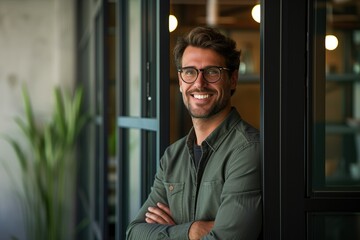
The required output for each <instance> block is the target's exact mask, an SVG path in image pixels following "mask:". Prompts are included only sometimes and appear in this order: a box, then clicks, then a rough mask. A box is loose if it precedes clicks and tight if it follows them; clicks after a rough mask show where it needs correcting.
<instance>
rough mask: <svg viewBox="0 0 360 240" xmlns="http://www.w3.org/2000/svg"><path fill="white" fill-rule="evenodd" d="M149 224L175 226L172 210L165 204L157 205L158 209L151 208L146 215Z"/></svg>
mask: <svg viewBox="0 0 360 240" xmlns="http://www.w3.org/2000/svg"><path fill="white" fill-rule="evenodd" d="M145 221H146V222H147V223H158V224H168V225H169V224H170V225H174V224H175V222H174V220H173V219H172V216H171V212H170V209H169V208H168V206H166V205H165V204H157V206H156V207H149V208H148V212H147V213H146V214H145Z"/></svg>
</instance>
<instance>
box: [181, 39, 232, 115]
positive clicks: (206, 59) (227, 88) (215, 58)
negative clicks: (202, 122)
mask: <svg viewBox="0 0 360 240" xmlns="http://www.w3.org/2000/svg"><path fill="white" fill-rule="evenodd" d="M209 66H218V67H226V65H225V58H224V57H223V56H221V55H220V54H218V53H216V52H215V51H213V50H211V49H203V48H198V47H192V46H188V47H187V48H186V49H185V51H184V54H183V57H182V67H183V68H184V67H195V68H197V69H203V68H205V67H209ZM178 78H179V85H180V91H181V92H182V97H183V101H184V104H185V106H186V108H187V109H188V111H189V113H190V115H191V116H192V117H193V118H209V117H211V116H213V115H215V114H217V113H219V112H221V111H222V110H224V109H229V108H230V107H231V102H230V99H231V90H232V89H235V88H236V81H237V71H234V72H233V73H232V75H231V77H230V78H229V73H228V71H226V70H222V72H221V79H220V80H219V81H217V82H215V83H208V82H206V80H205V79H204V77H203V72H199V75H198V77H197V79H196V81H195V82H194V83H191V84H188V83H185V82H183V81H182V80H181V77H180V73H178Z"/></svg>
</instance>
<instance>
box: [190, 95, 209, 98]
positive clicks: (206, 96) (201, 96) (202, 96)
mask: <svg viewBox="0 0 360 240" xmlns="http://www.w3.org/2000/svg"><path fill="white" fill-rule="evenodd" d="M193 97H194V98H196V99H206V98H209V97H210V95H209V94H193Z"/></svg>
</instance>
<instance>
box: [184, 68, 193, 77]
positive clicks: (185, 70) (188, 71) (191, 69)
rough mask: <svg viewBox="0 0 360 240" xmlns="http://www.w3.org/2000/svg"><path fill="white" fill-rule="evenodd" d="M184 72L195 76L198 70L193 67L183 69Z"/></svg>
mask: <svg viewBox="0 0 360 240" xmlns="http://www.w3.org/2000/svg"><path fill="white" fill-rule="evenodd" d="M183 74H184V75H186V76H194V75H196V70H195V69H193V68H185V69H183Z"/></svg>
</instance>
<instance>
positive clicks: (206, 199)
mask: <svg viewBox="0 0 360 240" xmlns="http://www.w3.org/2000/svg"><path fill="white" fill-rule="evenodd" d="M223 186H224V183H223V181H220V180H219V181H208V182H202V183H201V185H200V189H199V194H198V202H197V207H196V209H197V210H196V216H197V218H199V219H202V220H214V219H215V216H216V213H217V211H218V209H219V206H220V204H221V199H220V198H221V193H222V190H223Z"/></svg>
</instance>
